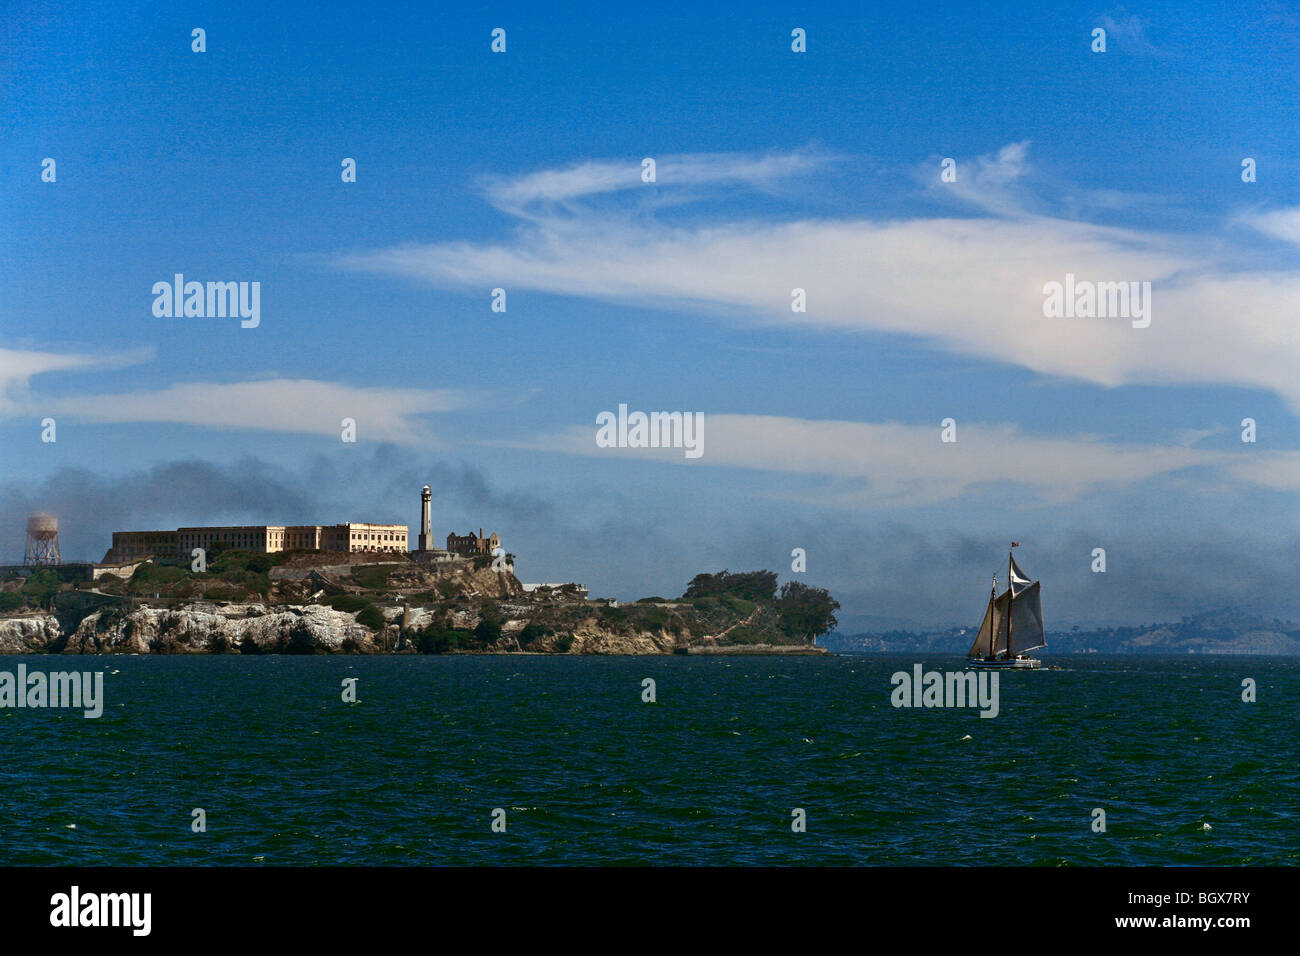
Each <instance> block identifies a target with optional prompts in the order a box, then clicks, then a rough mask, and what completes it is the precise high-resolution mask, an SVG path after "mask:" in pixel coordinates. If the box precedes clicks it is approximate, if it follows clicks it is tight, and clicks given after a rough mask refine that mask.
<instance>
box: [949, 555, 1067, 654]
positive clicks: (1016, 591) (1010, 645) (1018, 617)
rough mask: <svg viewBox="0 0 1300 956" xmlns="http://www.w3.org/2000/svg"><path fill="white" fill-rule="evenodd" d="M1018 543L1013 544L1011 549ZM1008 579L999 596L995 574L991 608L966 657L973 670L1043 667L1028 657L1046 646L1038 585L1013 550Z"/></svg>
mask: <svg viewBox="0 0 1300 956" xmlns="http://www.w3.org/2000/svg"><path fill="white" fill-rule="evenodd" d="M1019 544H1020V543H1019V542H1018V541H1013V542H1011V547H1012V548H1013V549H1014V548H1017V547H1019ZM1007 580H1008V582H1009V583H1008V586H1007V589H1006V590H1005V591H1003V592H1002V593H1001V594H998V576H997V575H996V574H994V575H993V590H992V591H990V592H989V605H988V608H986V609H985V611H984V620H983V622H982V623H981V624H980V630H979V634H978V635H976V637H975V643H974V644H972V645H971V647H970V652H969V653H968V654H967V658H968V663H969V664H970V666H971V667H983V668H997V669H1009V670H1034V669H1036V668H1039V667H1042V666H1043V662H1042V661H1040V660H1038V659H1037V658H1034V657H1029V656H1028V654H1027V652H1028V651H1032V650H1036V649H1037V648H1040V647H1046V646H1047V639H1046V637H1045V636H1044V634H1043V604H1042V598H1041V595H1040V593H1039V586H1038V585H1039V582H1038V581H1033V580H1030V577H1029V575H1027V574H1025V572H1024V571H1022V570H1021V568H1020V565H1018V564H1016V557H1015V552H1014V550H1013V551H1011V552H1009V553H1008V554H1007Z"/></svg>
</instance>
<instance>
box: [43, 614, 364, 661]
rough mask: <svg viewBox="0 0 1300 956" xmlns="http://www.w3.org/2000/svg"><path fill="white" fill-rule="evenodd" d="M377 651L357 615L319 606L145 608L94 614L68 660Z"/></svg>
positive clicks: (67, 650) (80, 629) (73, 643)
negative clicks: (75, 656)
mask: <svg viewBox="0 0 1300 956" xmlns="http://www.w3.org/2000/svg"><path fill="white" fill-rule="evenodd" d="M345 642H351V645H352V647H350V648H349V649H356V650H361V651H365V650H375V649H376V647H375V643H374V638H373V636H372V634H371V632H370V631H369V630H368V629H367V628H366V627H364V626H363V625H361V624H358V623H357V621H356V617H355V615H353V614H348V613H345V612H343V611H336V610H334V609H333V608H330V607H324V606H322V605H319V604H310V605H307V606H305V607H301V606H288V607H280V608H276V609H275V610H269V609H268V608H266V607H264V606H263V605H260V604H234V605H230V606H226V607H215V606H211V605H209V606H208V607H206V608H202V609H200V608H196V607H186V608H182V609H180V610H176V611H172V610H167V609H164V608H149V607H143V608H139V609H138V610H135V611H132V612H131V613H130V614H128V615H125V616H117V615H113V614H111V613H110V614H108V615H107V616H106V615H105V612H103V611H97V612H95V613H94V614H91V615H90V616H89V617H87V618H86V619H85V620H83V621H82V622H81V625H80V626H79V627H78V628H77V630H76V633H74V634H73V635H72V636H71V637H70V638H69V639H68V644H67V647H66V648H65V649H64V653H65V654H150V653H161V654H208V653H212V652H213V651H226V652H228V653H236V654H238V653H241V652H245V651H253V650H256V651H258V652H261V653H264V654H277V653H281V654H282V653H286V652H301V653H316V654H321V653H324V654H329V653H339V652H341V651H343V650H344V643H345Z"/></svg>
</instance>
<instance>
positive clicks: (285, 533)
mask: <svg viewBox="0 0 1300 956" xmlns="http://www.w3.org/2000/svg"><path fill="white" fill-rule="evenodd" d="M406 539H407V527H406V525H404V524H370V523H366V522H355V521H353V522H347V523H345V524H335V525H230V526H226V527H194V528H177V529H176V530H175V531H115V532H113V547H112V548H111V549H110V550H109V552H108V554H106V555H105V556H104V563H109V562H112V561H129V560H131V559H133V558H145V557H158V558H184V559H188V558H189V557H190V555H191V553H192V552H193V551H194V549H195V548H202V549H204V550H205V551H207V550H209V549H211V548H213V547H214V546H215V545H218V544H219V545H221V546H222V547H224V548H231V549H238V550H241V551H261V552H263V553H266V554H271V553H274V552H276V551H295V550H309V551H351V552H357V551H379V552H394V553H402V554H405V553H406V550H407V548H406Z"/></svg>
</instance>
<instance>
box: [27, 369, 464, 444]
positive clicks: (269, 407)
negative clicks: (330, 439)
mask: <svg viewBox="0 0 1300 956" xmlns="http://www.w3.org/2000/svg"><path fill="white" fill-rule="evenodd" d="M74 367H75V366H74ZM465 404H466V400H465V398H464V397H463V396H462V395H461V393H459V392H456V391H452V390H425V389H400V388H358V387H354V386H350V385H340V384H336V383H333V382H320V381H312V380H307V379H272V380H267V381H255V382H231V383H217V382H186V383H181V384H176V385H171V386H169V387H167V388H162V389H153V390H148V391H135V392H122V393H117V394H107V395H88V396H82V397H77V398H62V399H48V398H47V399H43V400H41V401H40V402H39V403H33V404H31V405H30V407H29V408H28V409H27V411H31V410H36V411H39V412H41V413H43V414H50V415H54V416H56V417H67V418H70V419H72V420H74V421H82V422H109V423H124V422H157V423H161V424H177V425H193V426H196V427H201V428H215V429H237V430H248V431H269V432H296V433H301V434H312V435H332V436H336V437H337V436H339V435H340V434H341V431H342V426H341V422H342V420H343V419H344V418H351V419H354V420H355V421H356V423H357V437H358V440H364V441H390V442H397V443H401V444H427V443H431V442H432V441H433V440H434V439H433V435H432V433H431V432H430V431H429V429H428V427H427V425H426V424H425V423H424V422H422V421H420V420H419V416H422V415H427V414H430V413H433V412H445V411H450V410H453V409H456V408H461V407H464V405H465ZM7 411H8V412H10V413H11V414H18V413H21V412H23V411H24V409H22V408H18V407H15V408H12V409H8V410H7Z"/></svg>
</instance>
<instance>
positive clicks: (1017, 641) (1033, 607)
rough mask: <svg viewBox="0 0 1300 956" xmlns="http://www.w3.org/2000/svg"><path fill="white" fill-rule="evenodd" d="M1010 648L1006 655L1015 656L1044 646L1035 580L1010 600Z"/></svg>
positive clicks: (1040, 596)
mask: <svg viewBox="0 0 1300 956" xmlns="http://www.w3.org/2000/svg"><path fill="white" fill-rule="evenodd" d="M1009 630H1010V632H1011V648H1010V650H1008V651H1007V656H1008V657H1015V656H1016V655H1017V654H1020V653H1023V652H1024V651H1032V650H1033V649H1034V648H1035V647H1046V646H1047V639H1046V638H1045V637H1044V635H1043V601H1042V595H1041V592H1040V590H1039V587H1038V582H1037V581H1035V582H1034V583H1033V584H1031V585H1029V586H1028V587H1027V588H1025V589H1024V590H1023V591H1021V592H1020V593H1019V594H1018V595H1017V596H1016V599H1015V600H1014V601H1012V602H1011V627H1010V628H1009Z"/></svg>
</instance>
